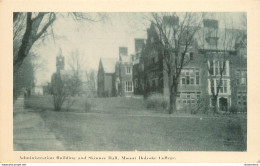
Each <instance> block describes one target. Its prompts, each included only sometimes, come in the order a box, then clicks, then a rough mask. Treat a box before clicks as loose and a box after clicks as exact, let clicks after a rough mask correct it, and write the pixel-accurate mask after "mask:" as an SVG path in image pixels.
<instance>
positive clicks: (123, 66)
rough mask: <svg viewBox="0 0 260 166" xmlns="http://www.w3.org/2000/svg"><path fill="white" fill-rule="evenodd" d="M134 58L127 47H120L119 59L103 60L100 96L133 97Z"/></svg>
mask: <svg viewBox="0 0 260 166" xmlns="http://www.w3.org/2000/svg"><path fill="white" fill-rule="evenodd" d="M132 66H133V62H132V57H131V56H129V55H128V49H127V47H119V59H118V60H115V59H112V58H110V59H108V58H101V59H100V61H99V68H98V77H97V79H98V96H99V97H111V96H124V97H127V96H132V95H133V91H134V89H133V78H132V70H133V69H132Z"/></svg>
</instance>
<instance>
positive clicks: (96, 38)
mask: <svg viewBox="0 0 260 166" xmlns="http://www.w3.org/2000/svg"><path fill="white" fill-rule="evenodd" d="M93 15H95V13H93ZM226 15H227V16H228V17H230V18H232V19H233V17H231V16H229V15H232V16H233V15H234V14H226ZM108 16H109V18H108V19H107V20H105V21H104V22H102V21H101V22H92V23H90V22H75V21H74V20H72V19H68V18H58V19H57V21H56V22H55V23H54V25H53V29H54V33H55V34H57V36H58V39H56V40H55V43H54V42H53V40H45V42H44V43H40V44H39V46H34V47H33V48H34V52H36V54H37V55H38V56H40V58H41V60H43V61H44V66H45V67H44V70H39V71H37V73H36V81H37V84H42V83H46V82H50V80H51V75H52V73H54V72H55V70H56V56H57V55H58V54H59V48H61V49H62V53H63V55H64V56H65V60H68V57H69V55H70V54H71V53H72V52H75V51H77V50H78V52H79V54H80V56H83V57H84V58H85V69H94V70H97V69H98V63H99V59H100V57H111V58H118V55H119V53H118V51H119V47H120V46H124V47H128V54H132V53H134V39H135V38H146V28H148V27H149V22H148V20H147V19H144V14H143V13H109V14H108ZM67 66H68V65H67V61H66V62H65V69H66V67H67Z"/></svg>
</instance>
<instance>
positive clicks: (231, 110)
mask: <svg viewBox="0 0 260 166" xmlns="http://www.w3.org/2000/svg"><path fill="white" fill-rule="evenodd" d="M237 111H238V109H237V107H236V106H231V107H230V108H229V112H230V113H233V114H234V113H237Z"/></svg>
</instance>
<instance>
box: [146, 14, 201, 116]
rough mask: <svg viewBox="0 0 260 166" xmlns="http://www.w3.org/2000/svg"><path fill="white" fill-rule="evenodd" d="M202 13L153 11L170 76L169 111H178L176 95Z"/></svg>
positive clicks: (166, 67)
mask: <svg viewBox="0 0 260 166" xmlns="http://www.w3.org/2000/svg"><path fill="white" fill-rule="evenodd" d="M202 17H203V14H202V13H152V20H151V21H152V23H154V24H155V26H156V28H157V30H158V31H159V38H160V39H159V40H160V43H161V45H160V46H161V50H162V53H163V61H164V71H165V72H166V73H167V76H168V87H169V103H170V107H169V113H170V114H171V113H173V112H174V111H176V97H177V91H178V83H179V77H180V74H181V70H182V68H183V67H184V66H185V65H187V64H188V63H189V62H190V58H189V56H188V55H187V54H186V53H187V52H188V49H189V47H192V45H193V44H194V36H195V34H196V32H197V31H198V30H199V27H200V23H201V21H202Z"/></svg>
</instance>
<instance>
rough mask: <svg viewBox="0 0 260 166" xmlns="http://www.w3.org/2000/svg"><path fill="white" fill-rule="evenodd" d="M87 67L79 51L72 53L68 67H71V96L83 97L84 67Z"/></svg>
mask: <svg viewBox="0 0 260 166" xmlns="http://www.w3.org/2000/svg"><path fill="white" fill-rule="evenodd" d="M84 65H85V59H84V57H83V56H82V55H80V54H79V52H78V50H77V51H75V52H72V53H71V55H70V56H69V60H68V66H69V72H70V74H69V77H70V79H71V81H70V82H71V83H72V84H73V85H72V86H71V94H72V95H73V96H74V95H81V91H82V81H83V80H82V76H83V66H84Z"/></svg>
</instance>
